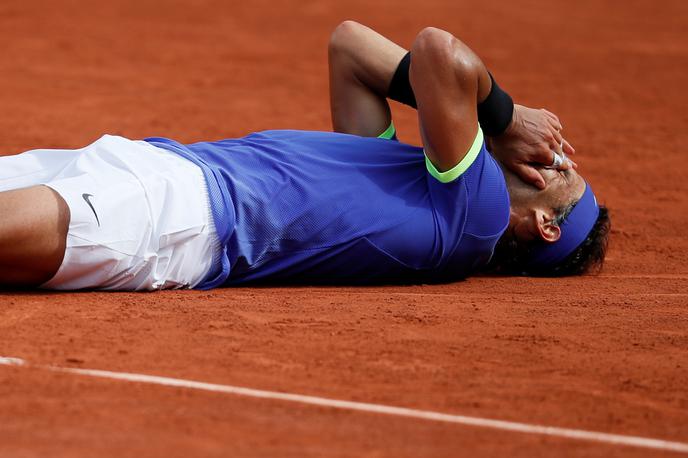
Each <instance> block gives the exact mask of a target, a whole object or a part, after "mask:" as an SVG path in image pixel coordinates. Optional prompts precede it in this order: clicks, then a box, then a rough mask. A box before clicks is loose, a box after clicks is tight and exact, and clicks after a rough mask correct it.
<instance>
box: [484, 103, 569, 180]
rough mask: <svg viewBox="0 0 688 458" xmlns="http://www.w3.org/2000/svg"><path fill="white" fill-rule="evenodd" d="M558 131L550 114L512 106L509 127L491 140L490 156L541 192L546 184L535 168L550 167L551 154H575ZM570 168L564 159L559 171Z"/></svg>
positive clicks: (556, 119) (557, 124)
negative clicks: (491, 154) (537, 165)
mask: <svg viewBox="0 0 688 458" xmlns="http://www.w3.org/2000/svg"><path fill="white" fill-rule="evenodd" d="M561 129H562V126H561V123H560V122H559V118H557V116H556V115H554V114H553V113H550V112H549V111H547V110H545V109H540V110H537V109H533V108H528V107H525V106H523V105H515V106H514V114H513V118H512V120H511V124H510V125H509V127H508V128H507V129H506V131H504V133H503V134H501V135H499V136H498V137H492V138H490V139H489V146H490V148H491V152H492V153H493V154H494V155H495V156H496V157H498V158H499V159H500V160H501V161H502V163H504V165H506V166H507V167H509V169H511V170H512V171H513V172H514V173H516V174H517V175H518V176H520V177H521V179H522V180H524V181H525V182H527V183H531V184H532V185H534V186H536V187H538V188H540V189H544V187H545V180H544V179H543V178H542V175H541V174H540V173H539V172H538V171H537V169H536V168H535V167H534V165H536V164H540V165H544V166H551V165H552V164H553V163H554V154H559V155H561V154H562V153H564V154H566V155H571V154H574V153H575V152H576V151H575V150H574V149H573V147H572V146H571V145H570V144H569V142H567V141H566V140H565V139H564V138H563V137H562V136H561ZM571 167H576V164H575V162H573V161H571V160H570V159H568V158H567V159H566V160H564V161H563V163H562V164H561V165H560V166H559V170H567V169H569V168H571Z"/></svg>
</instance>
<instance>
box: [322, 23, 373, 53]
mask: <svg viewBox="0 0 688 458" xmlns="http://www.w3.org/2000/svg"><path fill="white" fill-rule="evenodd" d="M363 27H364V26H363V25H361V24H359V23H358V22H356V21H351V20H346V21H344V22H342V23H341V24H339V25H338V26H337V27H335V29H334V30H333V31H332V34H331V35H330V42H329V45H328V51H329V54H330V56H338V55H342V54H347V53H349V52H350V51H351V49H352V44H353V43H355V42H356V40H357V39H358V37H359V36H360V34H361V30H362V29H363Z"/></svg>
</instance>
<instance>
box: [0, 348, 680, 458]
mask: <svg viewBox="0 0 688 458" xmlns="http://www.w3.org/2000/svg"><path fill="white" fill-rule="evenodd" d="M0 365H4V366H24V367H31V368H36V369H44V370H49V371H53V372H62V373H68V374H77V375H85V376H89V377H98V378H106V379H113V380H124V381H127V382H137V383H148V384H152V385H163V386H174V387H178V388H190V389H194V390H203V391H212V392H216V393H227V394H234V395H237V396H248V397H252V398H261V399H273V400H278V401H288V402H298V403H301V404H308V405H314V406H320V407H329V408H333V409H342V410H355V411H359V412H368V413H376V414H384V415H396V416H400V417H409V418H417V419H420V420H430V421H440V422H445V423H457V424H461V425H469V426H477V427H482V428H492V429H501V430H504V431H514V432H519V433H525V434H541V435H546V436H554V437H563V438H567V439H577V440H585V441H595V442H603V443H606V444H615V445H628V446H631V447H643V448H651V449H656V450H668V451H673V452H683V453H688V443H684V442H671V441H665V440H661V439H652V438H648V437H638V436H624V435H620V434H608V433H601V432H596V431H585V430H581V429H569V428H559V427H555V426H543V425H532V424H528V423H518V422H513V421H504V420H492V419H489V418H480V417H468V416H465V415H451V414H446V413H440V412H432V411H429V410H417V409H408V408H405V407H393V406H386V405H380V404H370V403H367V402H353V401H344V400H340V399H329V398H321V397H317V396H306V395H302V394H291V393H279V392H276V391H266V390H256V389H252V388H243V387H239V386H231V385H219V384H215V383H205V382H197V381H193V380H183V379H177V378H170V377H159V376H155V375H145V374H132V373H127V372H111V371H104V370H97V369H78V368H71V367H58V366H46V365H33V364H29V363H28V362H27V361H25V360H23V359H20V358H6V357H0Z"/></svg>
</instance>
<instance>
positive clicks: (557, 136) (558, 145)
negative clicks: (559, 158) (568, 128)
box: [550, 130, 564, 152]
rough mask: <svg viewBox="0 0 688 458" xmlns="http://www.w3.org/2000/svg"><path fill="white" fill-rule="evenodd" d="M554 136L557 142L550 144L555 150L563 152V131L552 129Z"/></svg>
mask: <svg viewBox="0 0 688 458" xmlns="http://www.w3.org/2000/svg"><path fill="white" fill-rule="evenodd" d="M552 137H554V141H555V144H554V145H550V146H552V149H554V150H555V151H557V152H561V150H562V142H563V141H564V137H562V136H561V132H559V131H558V130H554V131H552Z"/></svg>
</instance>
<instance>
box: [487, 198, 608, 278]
mask: <svg viewBox="0 0 688 458" xmlns="http://www.w3.org/2000/svg"><path fill="white" fill-rule="evenodd" d="M572 209H573V206H569V207H567V208H565V209H562V210H560V211H558V212H557V217H556V218H555V223H561V221H563V220H564V219H566V216H568V213H570V212H571V210H572ZM610 229H611V220H610V218H609V211H608V210H607V207H605V206H602V205H601V206H600V214H599V215H598V217H597V221H595V225H594V226H593V228H592V230H591V231H590V233H589V234H588V237H587V238H586V239H585V240H584V241H583V243H581V244H580V246H579V247H578V248H576V249H575V251H574V252H573V253H571V254H570V255H569V256H568V257H567V258H566V259H564V260H563V261H562V262H560V263H559V264H557V265H556V266H553V267H546V268H538V267H528V260H529V258H530V255H531V250H532V247H533V244H524V243H523V242H518V241H517V240H516V239H514V238H513V237H511V236H503V237H502V238H501V239H499V242H497V246H496V247H495V251H494V255H493V256H492V259H491V260H490V263H489V264H488V265H487V267H486V270H487V272H489V273H496V274H499V275H523V276H530V277H564V276H567V275H582V274H584V273H586V272H589V271H591V270H593V269H594V270H597V271H599V270H600V269H601V268H602V264H603V262H604V256H605V254H606V252H607V244H608V241H609V231H610Z"/></svg>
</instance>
